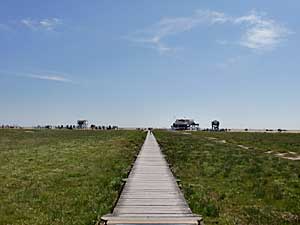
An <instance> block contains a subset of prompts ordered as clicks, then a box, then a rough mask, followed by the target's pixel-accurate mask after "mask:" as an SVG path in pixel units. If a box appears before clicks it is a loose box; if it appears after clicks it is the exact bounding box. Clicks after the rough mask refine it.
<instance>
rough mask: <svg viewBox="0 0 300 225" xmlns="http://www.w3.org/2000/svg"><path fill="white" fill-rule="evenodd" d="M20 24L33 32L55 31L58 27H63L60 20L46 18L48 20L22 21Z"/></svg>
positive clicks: (27, 19) (28, 19)
mask: <svg viewBox="0 0 300 225" xmlns="http://www.w3.org/2000/svg"><path fill="white" fill-rule="evenodd" d="M20 24H21V25H22V26H24V27H26V28H29V29H31V30H47V31H52V30H55V29H56V28H57V27H58V26H60V25H62V20H61V19H58V18H46V19H40V20H36V19H30V18H26V19H22V20H21V21H20Z"/></svg>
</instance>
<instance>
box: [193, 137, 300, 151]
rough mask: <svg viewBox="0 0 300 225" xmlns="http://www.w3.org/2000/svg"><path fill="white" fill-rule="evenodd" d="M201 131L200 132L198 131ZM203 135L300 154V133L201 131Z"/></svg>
mask: <svg viewBox="0 0 300 225" xmlns="http://www.w3.org/2000/svg"><path fill="white" fill-rule="evenodd" d="M198 133H199V132H198ZM201 133H202V134H201V135H202V136H207V137H215V138H218V139H220V140H226V141H227V142H229V143H231V144H241V145H245V146H248V147H251V148H255V149H257V150H261V151H264V152H266V151H273V152H277V153H280V152H281V153H288V152H295V153H298V154H300V134H292V133H254V132H253V133H252V132H201Z"/></svg>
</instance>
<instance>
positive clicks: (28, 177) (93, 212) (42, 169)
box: [0, 129, 145, 225]
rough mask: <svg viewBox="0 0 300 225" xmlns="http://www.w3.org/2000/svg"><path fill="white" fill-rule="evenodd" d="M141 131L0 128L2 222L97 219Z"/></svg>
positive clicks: (108, 203)
mask: <svg viewBox="0 0 300 225" xmlns="http://www.w3.org/2000/svg"><path fill="white" fill-rule="evenodd" d="M144 137H145V133H142V132H140V131H69V130H60V131H59V130H3V129H2V130H1V129H0V224H1V225H4V224H5V225H7V224H14V225H19V224H24V225H25V224H30V225H32V224H34V225H37V224H40V225H47V224H51V225H58V224H64V225H65V224H82V225H83V224H84V225H87V224H95V222H96V221H97V219H98V217H99V216H100V215H103V214H105V213H108V212H110V210H111V209H112V207H113V204H114V202H115V200H116V198H117V196H118V191H119V190H120V187H121V180H122V178H124V177H126V176H127V172H128V170H129V169H130V164H131V163H132V162H133V160H134V155H135V154H136V153H137V152H138V151H139V149H140V147H141V145H142V143H143V141H144Z"/></svg>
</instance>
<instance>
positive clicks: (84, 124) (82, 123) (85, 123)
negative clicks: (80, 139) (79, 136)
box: [77, 120, 88, 129]
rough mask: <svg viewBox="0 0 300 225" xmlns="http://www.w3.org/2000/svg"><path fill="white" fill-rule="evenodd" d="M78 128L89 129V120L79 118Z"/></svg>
mask: <svg viewBox="0 0 300 225" xmlns="http://www.w3.org/2000/svg"><path fill="white" fill-rule="evenodd" d="M77 126H78V129H87V128H88V121H87V120H77Z"/></svg>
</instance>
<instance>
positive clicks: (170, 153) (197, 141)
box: [155, 130, 300, 225]
mask: <svg viewBox="0 0 300 225" xmlns="http://www.w3.org/2000/svg"><path fill="white" fill-rule="evenodd" d="M191 133H192V134H191V135H184V134H182V132H169V131H160V130H157V131H155V135H156V138H157V140H158V142H159V144H160V145H161V147H162V150H163V152H164V153H165V154H166V156H167V160H168V161H169V163H170V164H171V165H172V171H173V172H174V174H175V176H177V177H178V178H179V179H180V180H181V182H182V189H183V192H184V195H185V197H186V199H187V201H188V203H189V206H190V207H191V209H192V210H193V212H194V213H198V214H200V215H202V216H204V222H205V224H226V225H227V224H228V225H229V224H230V225H231V224H232V225H233V224H249V225H257V224H260V225H269V224H272V225H285V224H289V225H296V224H300V163H299V162H298V161H290V160H286V159H280V158H278V157H275V156H273V155H270V154H264V153H263V151H261V150H260V149H257V150H255V149H254V148H253V149H251V150H249V149H248V150H246V149H242V148H240V147H238V146H237V145H236V144H235V143H234V142H239V143H240V140H244V141H243V142H242V144H245V143H247V146H249V147H252V146H254V147H256V146H263V147H262V148H268V147H270V146H268V143H271V142H272V146H271V147H270V148H273V147H274V146H275V145H276V146H277V148H280V151H290V150H291V149H290V147H289V148H287V149H286V148H284V146H298V145H299V144H300V139H299V137H300V136H299V135H298V136H294V135H292V136H289V137H288V138H287V137H286V135H285V134H284V137H281V136H273V134H270V135H271V137H268V136H267V135H266V134H263V133H262V134H255V135H254V136H252V134H251V135H249V136H244V134H242V133H236V134H234V135H232V134H231V133H222V134H221V133H208V132H191ZM227 135H228V136H227ZM239 135H240V136H239ZM260 135H261V136H260ZM268 135H269V134H268ZM280 135H281V134H280ZM207 137H216V138H218V139H220V140H226V141H227V143H226V144H224V143H221V142H216V141H215V140H213V139H208V138H207ZM264 138H266V140H265V139H264ZM277 139H278V140H277ZM258 140H262V142H261V143H257V141H258ZM271 140H273V141H271ZM252 141H253V145H250V144H251V143H252ZM283 141H286V142H288V143H293V145H288V144H286V143H281V142H283ZM245 145H246V144H245ZM274 148H275V147H274ZM295 151H296V150H295Z"/></svg>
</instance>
